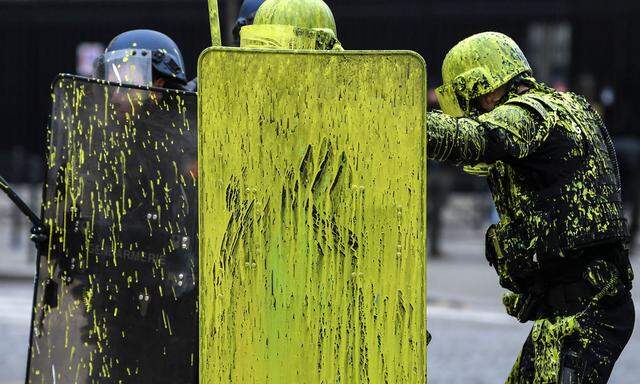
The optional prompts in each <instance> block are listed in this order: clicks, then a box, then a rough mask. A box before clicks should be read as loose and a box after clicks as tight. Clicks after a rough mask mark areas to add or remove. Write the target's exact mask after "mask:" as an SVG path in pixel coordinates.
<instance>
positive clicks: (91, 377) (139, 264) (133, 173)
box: [27, 76, 198, 384]
mask: <svg viewBox="0 0 640 384" xmlns="http://www.w3.org/2000/svg"><path fill="white" fill-rule="evenodd" d="M52 96H53V108H52V112H51V122H50V143H49V151H50V152H49V159H48V172H47V180H46V185H45V191H44V200H43V201H44V205H43V217H44V220H45V222H46V224H47V226H48V227H49V231H50V240H49V249H48V252H47V254H43V255H40V257H39V260H38V279H37V284H36V295H35V303H34V309H33V321H32V334H31V345H30V354H29V366H28V373H27V376H28V377H27V382H28V383H80V384H82V383H136V384H138V383H153V384H157V383H172V384H175V383H189V384H193V383H197V366H198V361H197V359H198V356H197V339H198V332H197V329H198V326H197V324H198V320H197V265H198V261H197V214H196V212H197V187H196V181H197V134H196V108H197V106H196V95H195V94H192V93H184V92H178V91H169V90H161V89H144V88H136V87H131V86H118V85H116V84H109V83H105V82H99V81H95V80H89V79H84V78H78V77H72V76H61V77H59V78H58V79H57V80H56V81H55V82H54V84H53V89H52Z"/></svg>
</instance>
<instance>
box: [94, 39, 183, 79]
mask: <svg viewBox="0 0 640 384" xmlns="http://www.w3.org/2000/svg"><path fill="white" fill-rule="evenodd" d="M96 77H99V78H103V79H105V80H109V81H114V82H118V83H126V84H133V85H149V86H150V85H153V83H154V81H155V80H157V79H164V80H165V82H164V87H165V88H183V87H184V86H185V85H186V83H187V76H186V74H185V70H184V61H183V59H182V53H181V52H180V48H178V45H177V44H176V43H175V42H174V41H173V40H171V38H170V37H169V36H167V35H165V34H163V33H160V32H157V31H152V30H149V29H136V30H133V31H128V32H124V33H121V34H120V35H118V36H116V37H115V38H114V39H113V40H111V43H109V46H108V47H107V49H106V50H105V53H104V54H103V55H102V56H101V57H100V58H99V59H98V63H97V64H96Z"/></svg>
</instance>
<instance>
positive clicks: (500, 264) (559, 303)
mask: <svg viewBox="0 0 640 384" xmlns="http://www.w3.org/2000/svg"><path fill="white" fill-rule="evenodd" d="M497 228H498V227H497V226H492V227H491V228H489V231H487V238H486V256H487V260H488V261H489V263H490V264H491V265H492V266H493V267H494V268H495V269H496V271H497V273H498V276H499V278H500V284H501V285H502V286H503V287H504V288H506V289H508V290H510V291H511V292H513V294H510V295H507V296H506V297H505V299H504V304H505V306H506V307H507V312H508V313H509V314H510V315H512V316H514V317H516V318H518V320H520V321H521V322H526V321H530V320H536V319H541V318H549V317H552V316H569V315H572V314H576V313H578V312H580V311H582V310H584V309H585V308H586V307H587V306H588V305H589V304H590V303H591V302H593V299H594V298H596V297H598V296H599V295H601V293H602V292H603V291H606V292H607V293H606V294H604V296H606V300H607V301H609V302H613V301H615V299H614V298H615V297H626V295H628V294H629V293H628V292H629V291H630V290H631V287H632V281H633V270H632V268H631V264H630V262H629V252H628V248H627V247H626V245H625V244H624V242H623V241H612V242H608V243H602V244H598V245H593V246H589V247H585V248H581V249H577V250H570V251H565V252H563V253H562V255H560V254H559V253H560V250H557V252H558V255H550V254H542V255H539V256H538V255H537V254H536V253H535V251H534V250H532V249H527V248H525V247H524V245H520V246H518V242H520V244H526V241H524V242H523V241H522V238H521V237H519V236H514V237H512V238H511V239H514V243H511V244H510V243H508V242H507V243H505V242H504V241H501V239H504V237H502V236H501V235H504V233H498V231H497V230H496V229H497ZM507 239H509V238H508V237H507ZM518 247H520V248H518ZM514 251H519V252H514Z"/></svg>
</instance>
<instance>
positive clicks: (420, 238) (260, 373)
mask: <svg viewBox="0 0 640 384" xmlns="http://www.w3.org/2000/svg"><path fill="white" fill-rule="evenodd" d="M199 79H200V93H199V100H198V101H199V119H198V121H199V132H200V135H199V136H200V138H199V173H200V176H199V177H200V184H199V198H200V204H199V207H200V212H199V213H200V302H199V303H200V304H199V305H200V364H201V366H200V378H201V382H202V383H239V384H250V383H353V384H356V383H381V382H388V383H412V384H414V383H422V382H424V381H425V376H426V334H427V332H426V316H425V315H426V280H425V276H426V265H425V261H426V260H425V245H426V206H425V202H426V169H425V168H426V167H425V166H426V162H425V156H426V153H425V139H426V138H425V131H424V127H425V114H426V110H425V106H426V73H425V66H424V62H423V60H422V59H421V58H420V57H419V56H418V55H416V54H413V53H409V52H378V53H375V52H368V53H367V52H341V53H328V52H300V51H297V52H290V51H289V52H282V51H280V52H279V51H255V50H254V51H251V50H240V49H225V48H212V49H209V50H207V51H205V53H203V55H202V56H201V58H200V63H199Z"/></svg>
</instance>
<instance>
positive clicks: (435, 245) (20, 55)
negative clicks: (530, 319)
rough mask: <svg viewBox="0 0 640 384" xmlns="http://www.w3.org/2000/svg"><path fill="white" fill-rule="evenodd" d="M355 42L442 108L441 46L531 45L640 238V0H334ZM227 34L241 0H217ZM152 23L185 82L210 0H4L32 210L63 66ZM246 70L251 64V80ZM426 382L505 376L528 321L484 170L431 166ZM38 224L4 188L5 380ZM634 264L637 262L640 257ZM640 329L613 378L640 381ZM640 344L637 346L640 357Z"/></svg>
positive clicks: (87, 65)
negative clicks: (574, 101) (408, 71)
mask: <svg viewBox="0 0 640 384" xmlns="http://www.w3.org/2000/svg"><path fill="white" fill-rule="evenodd" d="M326 2H327V3H328V4H329V5H330V6H331V8H332V10H333V12H334V14H335V17H336V21H337V25H338V32H339V35H340V36H339V37H340V40H341V41H342V43H343V45H344V46H345V48H347V49H411V50H415V51H417V52H419V53H420V54H421V55H422V56H423V57H424V58H425V59H426V62H427V66H428V68H427V69H428V73H429V84H428V86H429V89H430V106H429V107H430V108H437V101H436V100H435V95H434V93H433V90H432V89H433V88H434V87H436V86H438V85H439V84H440V82H441V79H440V73H439V72H440V71H439V69H440V66H441V64H442V60H443V58H444V55H445V54H446V52H447V51H448V49H449V48H451V47H452V46H453V45H454V44H455V43H456V42H458V41H459V40H461V39H462V38H464V37H467V36H469V35H471V34H473V33H477V32H482V31H487V30H495V31H500V32H503V33H506V34H508V35H510V36H511V37H513V38H514V39H515V40H516V41H517V42H518V43H519V44H520V45H521V47H522V48H523V49H524V50H525V53H526V55H527V56H528V58H529V60H530V61H531V64H532V65H533V67H534V70H535V76H536V77H537V78H538V79H539V80H542V81H544V82H546V83H547V84H549V85H552V86H554V87H556V88H557V89H560V90H571V91H575V92H578V93H581V94H583V95H584V96H586V97H587V98H588V99H589V100H590V101H591V102H592V103H593V105H594V106H596V108H597V109H598V110H599V111H600V113H601V114H602V115H603V117H604V118H605V120H606V122H607V124H608V127H609V129H610V131H611V132H612V134H613V136H614V137H615V141H616V147H617V149H618V155H619V158H620V162H621V165H622V173H623V181H624V199H625V203H626V206H627V214H628V216H629V219H630V220H631V223H632V232H633V234H634V235H635V234H636V233H637V228H638V216H639V215H640V205H639V202H640V199H639V198H640V193H639V191H638V189H639V183H640V177H638V176H637V175H636V173H635V170H636V169H637V166H638V163H640V119H638V118H637V117H636V116H637V115H638V114H637V105H638V103H640V96H639V95H640V93H638V88H639V86H640V76H638V73H637V71H638V68H640V66H639V65H638V60H639V58H640V53H639V52H640V39H638V38H637V36H638V35H639V33H640V26H639V25H638V23H637V22H636V21H637V19H638V17H639V16H640V2H638V1H632V0H629V1H620V0H610V1H606V2H603V1H592V0H535V1H525V0H508V1H507V0H457V1H451V0H448V1H445V0H442V1H431V0H394V1H389V0H333V1H330V0H326ZM219 3H220V7H221V18H222V24H223V39H224V41H225V43H226V44H230V42H231V40H232V38H231V30H232V27H233V25H234V23H235V19H236V16H237V12H238V9H239V7H240V3H241V0H219ZM137 28H150V29H156V30H159V31H161V32H164V33H166V34H167V35H169V36H170V37H172V38H173V39H174V40H175V41H176V43H177V44H178V45H179V46H180V48H181V49H182V53H183V55H184V58H185V63H186V67H187V75H188V77H189V78H193V77H195V76H196V63H197V58H198V55H199V53H200V52H201V51H202V50H203V49H204V48H206V47H207V46H209V45H210V36H209V25H208V10H207V2H206V0H172V1H168V0H114V1H106V0H0V47H1V52H2V53H0V55H1V56H0V57H1V59H2V60H0V66H1V67H0V68H1V70H0V111H1V112H0V116H1V117H2V120H1V121H2V125H1V130H2V131H1V132H2V139H1V140H0V174H1V175H3V176H4V177H5V178H6V179H7V180H8V181H10V182H11V183H12V184H13V185H15V186H16V188H17V190H18V192H19V193H20V194H21V195H22V196H23V197H24V198H25V199H26V200H27V202H28V203H29V204H30V205H31V206H32V207H34V208H37V207H38V206H39V203H40V194H41V184H42V178H43V175H44V161H45V160H44V159H45V153H46V145H47V144H46V127H47V120H48V114H49V108H50V89H49V87H50V84H51V82H52V81H53V79H54V77H55V76H56V75H57V74H58V73H72V74H80V75H85V76H86V75H89V74H90V73H91V71H92V64H93V60H94V59H95V58H96V57H97V56H98V55H100V54H101V53H102V51H103V50H104V47H105V46H106V45H107V44H108V43H109V41H110V40H111V39H112V38H113V37H114V36H116V35H117V34H119V33H121V32H123V31H126V30H129V29H137ZM249 75H250V74H248V76H249ZM429 171H430V174H429V186H428V189H429V237H430V241H429V248H430V250H429V252H430V253H429V257H430V259H429V271H428V275H429V276H428V282H429V283H428V285H429V293H428V297H429V328H430V330H431V332H432V334H433V336H434V341H433V342H432V344H431V346H430V348H429V382H430V383H433V384H438V383H447V384H449V383H499V382H502V381H503V380H504V378H505V377H506V376H507V374H508V372H509V370H510V367H511V364H512V363H513V361H514V360H515V358H516V355H517V353H518V351H519V349H520V347H521V344H522V343H523V342H524V339H525V338H526V335H527V333H528V330H529V326H528V325H519V324H518V323H517V322H516V321H515V320H513V319H510V318H508V317H507V316H506V315H504V314H503V310H502V308H501V305H500V296H501V293H502V292H501V291H500V289H499V288H498V286H497V279H496V278H495V276H494V275H493V272H492V270H491V269H490V267H489V266H488V265H487V264H486V262H485V261H484V256H483V254H484V251H483V245H482V243H483V238H484V230H485V229H486V227H487V226H488V225H489V224H490V223H492V222H494V221H495V220H496V218H495V213H494V209H493V205H492V203H491V200H490V197H489V194H488V190H487V188H486V185H485V183H484V180H482V179H479V178H475V177H472V176H468V175H465V174H464V173H462V172H461V171H460V170H458V169H456V168H453V167H448V166H440V165H436V164H429ZM28 230H29V225H28V223H27V222H26V220H24V219H23V218H22V217H21V215H20V214H19V213H18V212H17V211H16V210H15V209H14V208H13V207H12V206H11V205H10V204H9V202H8V199H6V198H4V197H0V340H1V341H0V356H2V357H0V383H18V382H21V381H22V380H23V377H24V367H25V362H26V353H27V337H28V328H29V307H30V305H31V295H32V285H31V281H30V280H32V278H33V271H34V263H35V256H34V253H35V251H34V249H33V247H32V246H31V245H30V244H29V243H28V240H27V238H28ZM636 253H638V252H634V264H635V265H636V269H637V270H640V268H638V261H637V260H638V257H635V254H636ZM639 349H640V336H638V332H636V334H635V335H634V338H633V339H632V341H631V343H630V345H629V346H628V348H627V351H626V352H625V354H624V355H623V356H622V358H621V360H620V363H619V365H618V367H617V369H616V371H615V372H614V376H613V378H612V380H611V382H613V383H632V382H636V380H637V377H638V376H639V375H640V354H638V353H637V351H638V350H639ZM633 351H635V352H636V353H633Z"/></svg>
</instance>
